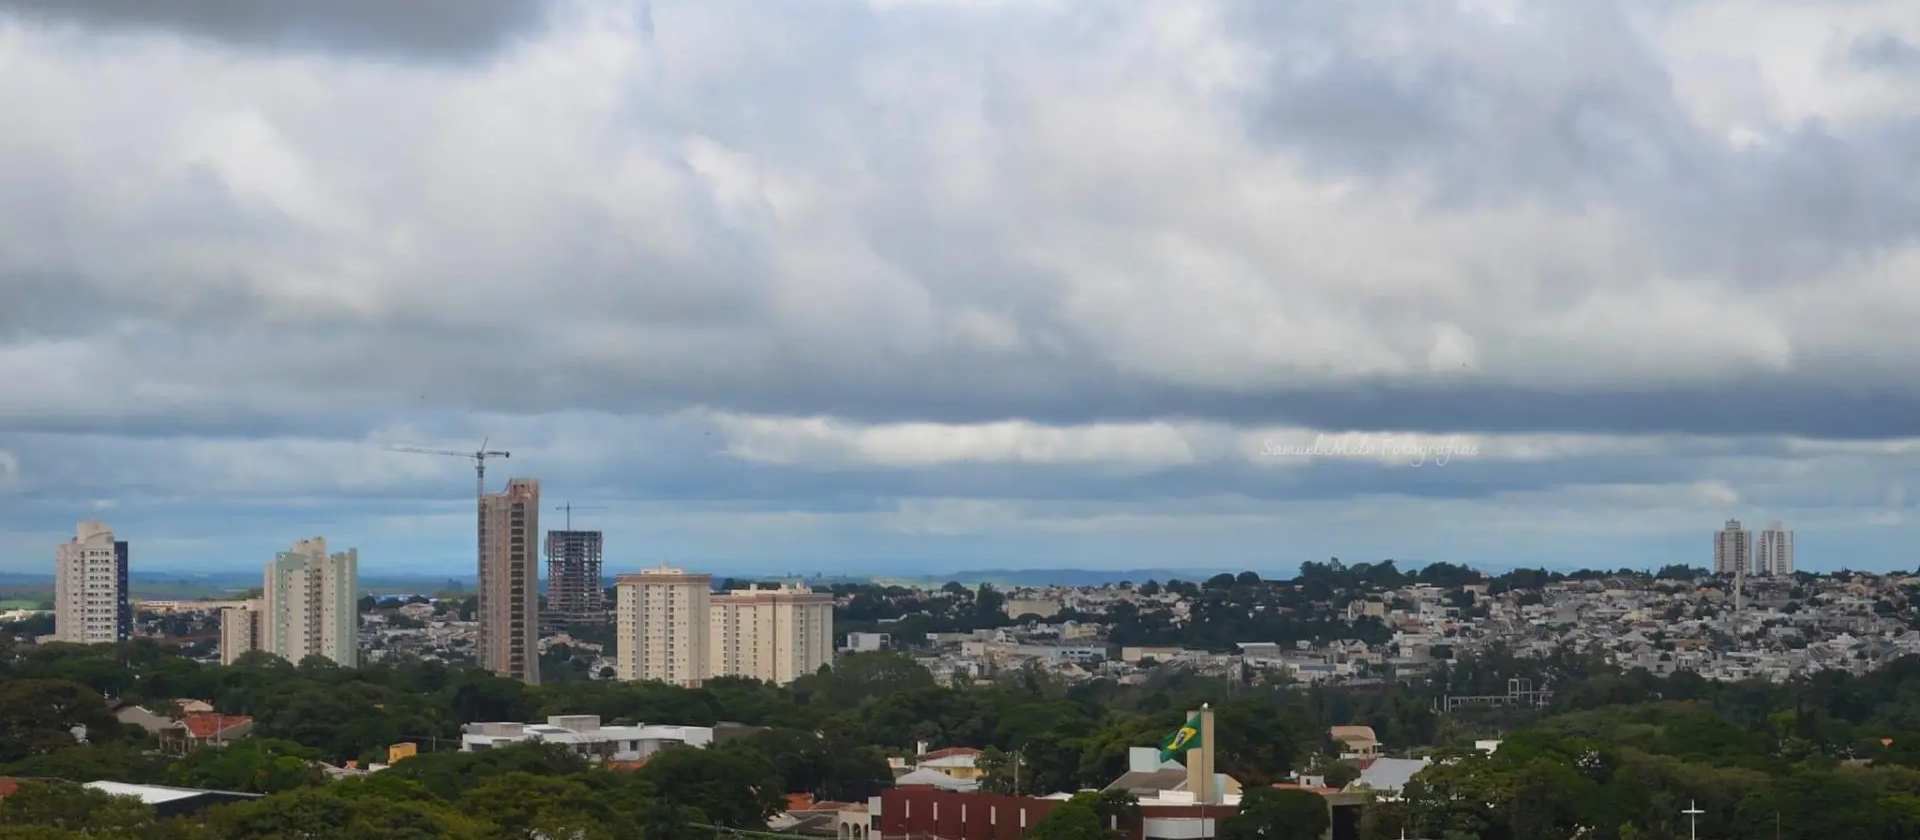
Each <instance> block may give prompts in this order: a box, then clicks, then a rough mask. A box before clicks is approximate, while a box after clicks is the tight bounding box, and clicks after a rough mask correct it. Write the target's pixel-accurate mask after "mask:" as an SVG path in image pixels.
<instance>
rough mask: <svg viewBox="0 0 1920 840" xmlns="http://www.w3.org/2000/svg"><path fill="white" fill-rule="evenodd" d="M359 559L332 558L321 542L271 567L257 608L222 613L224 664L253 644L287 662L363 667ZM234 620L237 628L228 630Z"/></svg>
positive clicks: (352, 554)
mask: <svg viewBox="0 0 1920 840" xmlns="http://www.w3.org/2000/svg"><path fill="white" fill-rule="evenodd" d="M359 599H360V553H359V551H358V550H357V549H351V548H350V549H347V550H346V551H342V552H337V553H333V554H329V553H327V541H326V540H325V539H323V538H321V537H314V538H312V539H306V540H301V541H299V542H297V543H294V545H293V550H291V551H282V552H280V553H279V554H278V555H276V556H275V557H274V558H273V562H271V563H268V564H267V570H266V576H265V579H264V580H263V581H262V586H261V588H260V600H259V602H258V605H257V606H255V605H249V606H247V607H244V608H241V609H230V610H223V611H222V612H221V627H220V641H221V650H220V658H221V660H222V661H228V662H231V661H232V660H233V659H238V658H239V657H240V655H241V654H243V653H245V652H246V650H249V649H253V648H247V649H242V645H243V644H245V643H246V642H247V641H252V642H253V643H254V644H255V645H257V647H258V649H259V650H263V651H266V652H267V653H271V654H273V655H275V656H278V657H280V658H281V659H285V660H287V661H288V662H293V663H296V664H297V663H299V662H300V661H301V660H303V659H305V658H307V657H309V656H320V657H324V658H326V659H328V660H331V661H332V662H333V663H334V664H336V665H340V666H342V667H347V668H352V667H355V666H358V665H359V664H360V605H359V603H358V602H359ZM229 618H231V620H232V623H233V625H234V626H233V627H232V628H231V631H230V630H229V627H228V620H229Z"/></svg>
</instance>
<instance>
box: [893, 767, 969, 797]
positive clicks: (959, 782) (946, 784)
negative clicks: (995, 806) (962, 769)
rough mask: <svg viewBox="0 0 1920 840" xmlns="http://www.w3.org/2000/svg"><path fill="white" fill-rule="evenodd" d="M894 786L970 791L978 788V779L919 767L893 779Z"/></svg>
mask: <svg viewBox="0 0 1920 840" xmlns="http://www.w3.org/2000/svg"><path fill="white" fill-rule="evenodd" d="M893 786H894V787H932V788H939V789H941V790H952V791H963V792H971V791H976V790H979V789H980V780H979V779H956V778H954V777H952V776H949V775H947V774H945V773H942V772H940V771H938V770H933V769H929V768H925V767H921V768H918V769H914V770H909V771H907V772H906V773H905V774H903V775H901V776H897V777H895V778H894V780H893Z"/></svg>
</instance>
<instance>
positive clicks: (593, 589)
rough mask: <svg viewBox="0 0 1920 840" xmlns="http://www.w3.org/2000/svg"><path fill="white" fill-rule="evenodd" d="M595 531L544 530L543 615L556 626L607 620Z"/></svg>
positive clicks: (601, 541)
mask: <svg viewBox="0 0 1920 840" xmlns="http://www.w3.org/2000/svg"><path fill="white" fill-rule="evenodd" d="M604 543H605V539H604V537H603V535H602V534H601V533H600V532H599V531H548V532H547V617H548V621H549V623H550V624H552V625H553V627H554V628H555V629H556V630H564V629H566V628H567V627H571V626H573V625H576V624H599V623H601V622H604V621H606V620H607V604H606V593H605V590H603V589H602V583H601V576H600V569H601V551H602V546H603V545H604Z"/></svg>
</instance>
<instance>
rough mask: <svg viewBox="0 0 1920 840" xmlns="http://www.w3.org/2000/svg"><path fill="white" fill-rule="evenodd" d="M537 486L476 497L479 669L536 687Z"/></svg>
mask: <svg viewBox="0 0 1920 840" xmlns="http://www.w3.org/2000/svg"><path fill="white" fill-rule="evenodd" d="M539 535H540V482H539V480H537V479H532V478H516V479H512V480H510V481H508V482H507V489H505V490H503V491H501V492H499V493H488V494H486V495H483V496H481V497H480V597H479V599H478V600H479V603H478V608H479V609H478V612H479V619H480V665H481V666H482V667H484V668H486V669H487V670H489V671H492V672H494V673H496V674H499V675H501V676H503V677H512V678H514V679H517V680H520V681H521V682H524V683H527V684H529V685H537V684H539V682H540V637H539V633H540V545H539V539H540V537H539Z"/></svg>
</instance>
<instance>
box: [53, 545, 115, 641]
mask: <svg viewBox="0 0 1920 840" xmlns="http://www.w3.org/2000/svg"><path fill="white" fill-rule="evenodd" d="M53 563H54V575H53V634H54V637H55V638H57V639H59V640H60V641H63V642H73V643H75V644H82V645H93V644H100V643H102V642H122V641H126V640H127V639H130V638H132V637H133V604H132V602H130V601H129V600H127V543H126V541H125V540H116V539H114V538H113V531H112V530H110V529H108V528H107V526H106V523H104V522H101V521H99V520H97V519H89V520H87V521H85V522H82V523H80V525H79V526H78V527H76V528H75V529H74V536H73V539H71V540H68V541H66V542H63V543H61V544H60V546H59V547H58V548H56V549H54V561H53Z"/></svg>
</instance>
